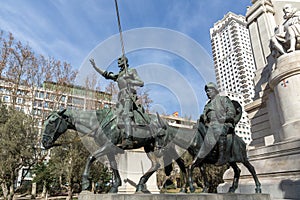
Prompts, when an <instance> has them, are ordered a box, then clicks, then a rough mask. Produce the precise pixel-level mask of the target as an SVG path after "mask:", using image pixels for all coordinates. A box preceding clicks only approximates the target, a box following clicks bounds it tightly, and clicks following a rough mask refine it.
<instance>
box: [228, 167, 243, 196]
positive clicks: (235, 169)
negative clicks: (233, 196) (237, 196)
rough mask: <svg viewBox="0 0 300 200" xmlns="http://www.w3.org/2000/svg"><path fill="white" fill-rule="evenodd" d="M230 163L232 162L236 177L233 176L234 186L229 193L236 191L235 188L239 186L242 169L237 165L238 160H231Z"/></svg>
mask: <svg viewBox="0 0 300 200" xmlns="http://www.w3.org/2000/svg"><path fill="white" fill-rule="evenodd" d="M229 164H230V166H231V167H232V169H233V171H234V178H233V182H232V186H231V187H230V188H229V191H228V193H234V192H235V190H236V189H237V188H238V186H239V179H240V174H241V170H240V168H239V167H238V166H237V164H236V162H230V163H229Z"/></svg>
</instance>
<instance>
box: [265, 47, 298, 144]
mask: <svg viewBox="0 0 300 200" xmlns="http://www.w3.org/2000/svg"><path fill="white" fill-rule="evenodd" d="M269 83H270V87H271V89H272V90H273V91H274V93H275V97H276V101H277V106H278V109H279V113H278V114H279V116H280V121H281V126H282V130H281V138H282V140H290V139H293V138H300V134H299V131H300V51H296V52H294V53H289V54H286V55H282V56H280V57H279V58H278V59H277V63H276V64H275V70H274V71H273V72H272V74H271V77H270V80H269Z"/></svg>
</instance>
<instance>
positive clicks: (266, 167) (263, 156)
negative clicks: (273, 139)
mask: <svg viewBox="0 0 300 200" xmlns="http://www.w3.org/2000/svg"><path fill="white" fill-rule="evenodd" d="M248 156H249V158H250V159H249V160H250V162H251V164H252V165H253V166H254V167H255V170H256V173H257V175H258V178H259V181H260V182H261V185H262V187H261V188H262V192H263V193H269V194H270V196H271V198H272V199H299V198H300V165H299V164H300V139H295V140H290V141H283V142H280V143H276V144H273V145H269V146H265V147H259V148H256V149H252V150H250V151H249V152H248ZM239 167H240V169H241V178H240V181H239V187H238V189H237V190H236V192H237V193H253V192H254V191H255V184H254V180H253V178H252V176H251V175H250V173H249V172H248V170H247V169H246V168H245V167H244V166H242V165H239ZM232 179H233V170H232V169H230V170H227V171H226V172H225V174H224V181H225V183H224V184H222V185H219V187H218V192H227V191H228V189H229V187H230V186H231V184H232Z"/></svg>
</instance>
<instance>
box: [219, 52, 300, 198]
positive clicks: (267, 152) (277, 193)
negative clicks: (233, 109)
mask: <svg viewBox="0 0 300 200" xmlns="http://www.w3.org/2000/svg"><path fill="white" fill-rule="evenodd" d="M274 66H275V69H274V70H273V71H272V73H271V74H270V77H269V86H270V91H268V93H266V94H265V99H262V101H263V102H262V103H261V104H260V105H264V104H266V105H265V106H264V107H263V106H261V107H257V108H258V109H257V110H258V111H257V113H259V112H263V113H267V115H263V114H261V115H259V114H256V116H254V117H256V118H255V120H252V122H254V126H256V124H261V123H262V122H264V121H267V120H268V123H269V124H271V125H272V127H273V132H274V133H273V135H275V132H278V138H277V139H276V140H275V143H273V144H272V142H270V143H268V146H261V147H256V148H255V149H252V150H249V151H248V156H249V160H250V162H251V164H252V165H253V166H254V167H255V169H256V172H257V174H258V178H259V180H260V182H261V184H262V191H263V192H264V193H269V194H270V195H271V198H272V199H299V197H300V51H296V52H293V53H289V54H286V55H282V56H280V57H279V58H278V59H277V60H276V63H275V65H274ZM271 100H272V101H271ZM271 103H272V105H275V106H276V107H271V106H270V104H271ZM262 108H268V109H269V110H268V112H266V109H262ZM271 108H274V109H275V110H277V112H272V109H271ZM249 110H250V109H249ZM260 116H267V117H264V118H263V117H260ZM275 118H276V119H279V120H274V119H275ZM276 122H277V124H275V123H276ZM278 122H279V123H278ZM261 127H262V126H261ZM264 127H266V126H264ZM275 127H276V128H277V129H278V130H275ZM252 128H253V124H252ZM256 130H257V129H256ZM265 130H271V129H266V128H265V129H263V128H261V130H260V131H256V134H260V135H262V136H268V135H270V134H272V133H269V132H266V131H265ZM265 145H267V143H266V142H265ZM239 166H240V165H239ZM240 168H241V170H242V173H241V179H240V186H239V188H238V190H237V192H241V193H247V192H254V188H255V185H254V181H253V179H252V176H251V175H250V173H249V172H248V170H247V169H246V168H245V167H244V166H240ZM232 178H233V171H232V170H228V171H227V172H226V173H225V174H224V180H225V184H223V185H220V186H219V188H218V189H219V191H220V192H224V191H227V190H228V188H229V187H230V186H231V183H232Z"/></svg>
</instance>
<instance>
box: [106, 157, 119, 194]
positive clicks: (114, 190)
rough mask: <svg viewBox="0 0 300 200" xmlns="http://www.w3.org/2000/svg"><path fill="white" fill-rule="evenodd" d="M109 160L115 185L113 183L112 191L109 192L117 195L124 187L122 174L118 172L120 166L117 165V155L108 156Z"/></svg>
mask: <svg viewBox="0 0 300 200" xmlns="http://www.w3.org/2000/svg"><path fill="white" fill-rule="evenodd" d="M107 158H108V160H109V163H110V167H111V169H112V172H113V183H112V187H111V189H110V190H109V193H117V192H118V187H119V186H121V185H122V180H121V177H120V173H119V170H118V165H117V161H116V158H115V154H108V155H107Z"/></svg>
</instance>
